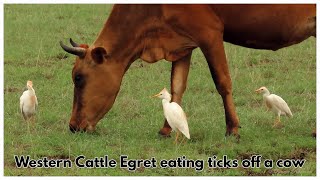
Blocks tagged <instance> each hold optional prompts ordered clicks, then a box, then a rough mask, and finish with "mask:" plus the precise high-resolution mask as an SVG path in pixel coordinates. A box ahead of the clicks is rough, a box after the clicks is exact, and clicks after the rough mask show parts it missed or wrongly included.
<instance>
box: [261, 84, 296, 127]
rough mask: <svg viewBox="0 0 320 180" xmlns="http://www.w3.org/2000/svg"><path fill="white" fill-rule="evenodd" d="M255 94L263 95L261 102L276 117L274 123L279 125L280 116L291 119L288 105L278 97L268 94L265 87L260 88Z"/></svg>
mask: <svg viewBox="0 0 320 180" xmlns="http://www.w3.org/2000/svg"><path fill="white" fill-rule="evenodd" d="M256 92H257V93H260V94H262V95H263V101H264V103H265V104H266V106H267V108H268V109H269V110H271V111H272V112H274V113H275V114H276V115H277V119H276V123H280V115H285V116H288V117H292V112H291V110H290V108H289V106H288V104H287V103H286V102H285V101H284V100H283V99H282V98H281V97H280V96H277V95H275V94H270V92H269V90H268V89H267V88H266V87H261V88H259V89H257V90H256Z"/></svg>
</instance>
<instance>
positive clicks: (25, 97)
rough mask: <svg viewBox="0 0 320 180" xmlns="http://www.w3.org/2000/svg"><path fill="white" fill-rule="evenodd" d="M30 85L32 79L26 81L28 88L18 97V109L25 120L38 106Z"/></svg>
mask: <svg viewBox="0 0 320 180" xmlns="http://www.w3.org/2000/svg"><path fill="white" fill-rule="evenodd" d="M32 86H33V84H32V81H27V88H28V89H27V90H26V91H24V92H23V94H22V96H21V97H20V111H21V114H22V115H23V118H24V119H25V120H28V119H30V118H31V117H32V116H33V115H34V114H35V113H36V108H37V106H38V100H37V96H36V93H35V91H34V89H33V87H32Z"/></svg>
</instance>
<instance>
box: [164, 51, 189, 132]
mask: <svg viewBox="0 0 320 180" xmlns="http://www.w3.org/2000/svg"><path fill="white" fill-rule="evenodd" d="M191 54H192V53H190V54H188V55H186V56H184V57H183V58H181V59H179V60H177V61H174V62H172V69H171V94H172V99H171V101H173V102H176V103H178V104H179V105H181V100H182V95H183V93H184V91H185V90H186V87H187V79H188V73H189V67H190V59H191ZM170 132H171V127H170V126H169V124H168V122H167V120H165V121H164V124H163V127H162V128H161V129H160V131H159V134H161V135H162V136H169V135H170Z"/></svg>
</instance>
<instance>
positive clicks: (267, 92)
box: [262, 90, 270, 98]
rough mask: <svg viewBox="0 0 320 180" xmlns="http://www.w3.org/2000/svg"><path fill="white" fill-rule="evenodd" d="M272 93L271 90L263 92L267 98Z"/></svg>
mask: <svg viewBox="0 0 320 180" xmlns="http://www.w3.org/2000/svg"><path fill="white" fill-rule="evenodd" d="M269 95H270V92H269V91H268V90H266V91H265V92H263V93H262V96H263V97H264V98H265V97H267V96H269Z"/></svg>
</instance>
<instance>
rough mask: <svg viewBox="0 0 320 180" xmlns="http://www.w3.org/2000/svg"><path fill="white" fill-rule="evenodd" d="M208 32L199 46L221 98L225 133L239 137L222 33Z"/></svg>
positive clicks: (237, 120)
mask: <svg viewBox="0 0 320 180" xmlns="http://www.w3.org/2000/svg"><path fill="white" fill-rule="evenodd" d="M208 32H209V33H210V34H207V39H206V41H203V43H202V44H201V46H200V48H201V50H202V52H203V54H204V55H205V57H206V60H207V63H208V66H209V68H210V72H211V76H212V79H213V81H214V83H215V85H216V88H217V90H218V92H219V94H220V95H221V97H222V100H223V105H224V109H225V119H226V125H227V128H226V135H235V136H236V137H237V138H238V139H239V137H240V136H239V134H238V128H239V119H238V116H237V114H236V109H235V106H234V103H233V97H232V83H231V78H230V73H229V69H228V63H227V59H226V55H225V51H224V47H223V34H222V32H220V31H211V32H210V31H208ZM208 37H210V38H208Z"/></svg>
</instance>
